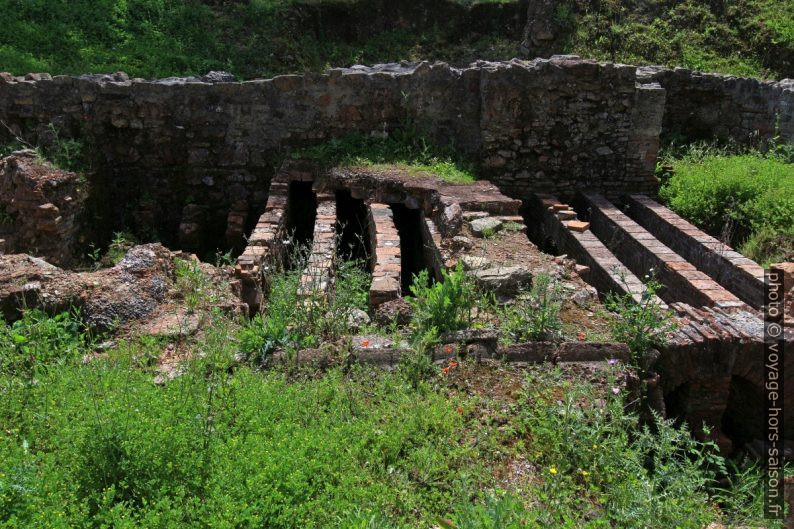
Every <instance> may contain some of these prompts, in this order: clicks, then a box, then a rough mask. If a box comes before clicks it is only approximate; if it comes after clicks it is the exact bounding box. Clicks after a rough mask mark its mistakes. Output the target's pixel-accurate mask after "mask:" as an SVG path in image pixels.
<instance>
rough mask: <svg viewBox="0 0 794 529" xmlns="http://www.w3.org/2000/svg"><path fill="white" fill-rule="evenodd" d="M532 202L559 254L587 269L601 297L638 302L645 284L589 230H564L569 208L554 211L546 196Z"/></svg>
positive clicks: (552, 199)
mask: <svg viewBox="0 0 794 529" xmlns="http://www.w3.org/2000/svg"><path fill="white" fill-rule="evenodd" d="M535 202H536V203H537V206H536V207H538V208H539V209H541V210H542V211H543V218H544V233H545V235H546V236H547V237H550V238H551V240H552V241H553V242H554V244H555V246H556V247H557V249H558V250H559V251H560V252H561V253H563V254H566V255H568V256H569V257H571V258H572V259H574V260H575V261H576V262H577V263H579V264H581V265H584V266H587V267H588V268H589V271H588V272H587V274H586V277H585V279H586V280H587V282H588V283H590V284H591V285H593V286H594V287H595V288H596V289H597V290H598V291H599V292H601V293H602V294H603V293H605V292H615V293H618V294H631V297H632V298H634V300H635V301H637V302H639V301H640V300H641V299H642V296H643V293H644V292H645V290H646V288H645V285H644V284H643V283H642V281H640V279H639V278H638V277H637V276H636V275H634V274H633V273H632V272H631V270H629V269H628V268H626V266H625V265H624V264H623V263H621V262H620V260H619V259H618V258H617V257H615V255H614V254H613V253H612V252H611V251H610V250H609V248H607V247H606V246H604V243H602V242H601V241H600V240H599V239H598V237H596V236H595V234H593V232H592V231H590V230H589V229H586V230H584V231H576V230H572V229H570V228H569V227H568V225H567V224H568V222H569V221H570V220H572V219H575V218H576V213H575V212H574V211H573V210H572V209H570V208H569V209H567V210H559V209H555V208H554V205H555V204H560V202H559V201H558V200H557V199H556V198H555V197H552V196H550V195H539V196H538V197H537V199H536V200H535ZM658 303H659V305H660V306H661V307H666V305H665V303H664V302H663V301H662V300H658Z"/></svg>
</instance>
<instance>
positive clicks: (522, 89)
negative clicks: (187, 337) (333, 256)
mask: <svg viewBox="0 0 794 529" xmlns="http://www.w3.org/2000/svg"><path fill="white" fill-rule="evenodd" d="M650 83H651V84H649V85H648V86H645V85H637V76H636V72H635V69H634V68H633V67H630V66H624V65H613V64H603V63H597V62H594V61H586V60H579V59H575V58H571V57H558V58H552V59H549V60H534V61H530V62H525V61H518V60H514V61H511V62H505V63H489V62H477V63H474V64H472V65H470V66H468V67H465V68H452V67H450V66H448V65H446V64H443V63H435V64H430V63H426V62H424V63H420V64H389V65H378V66H374V67H363V66H356V67H353V68H347V69H332V70H330V71H329V72H328V73H326V74H322V75H321V74H306V75H283V76H279V77H275V78H273V79H263V80H255V81H247V82H242V83H232V82H214V83H213V82H205V81H203V80H201V79H198V78H191V79H174V78H169V79H161V80H158V81H144V80H142V79H132V80H131V79H128V78H127V76H125V75H123V74H116V75H113V76H111V75H88V76H81V77H68V76H56V77H52V78H50V77H49V76H46V75H29V76H27V77H25V78H22V77H19V78H17V77H12V76H9V75H3V76H0V117H1V118H2V120H3V122H4V123H6V125H8V126H9V127H10V128H11V129H12V130H13V131H14V132H15V133H16V134H19V135H21V136H22V137H24V138H26V139H28V140H29V141H31V142H34V143H35V142H37V141H38V140H39V138H44V137H45V136H46V134H47V131H48V130H49V125H50V123H52V124H54V125H55V126H56V127H57V128H58V130H59V131H60V133H61V134H62V135H63V137H69V136H71V137H77V138H81V139H83V140H84V141H85V142H86V143H87V144H90V145H91V146H92V147H94V148H93V149H92V151H93V152H96V153H97V154H96V156H97V159H95V160H93V165H94V167H95V168H96V171H94V173H95V175H94V176H93V177H92V178H94V179H95V180H96V183H97V184H98V185H97V186H96V187H97V189H99V188H102V190H103V191H104V192H105V193H107V194H106V195H102V199H101V203H100V205H104V206H105V207H106V208H108V209H107V210H106V215H107V217H108V219H111V218H112V219H113V220H112V221H110V220H109V221H108V222H107V225H108V226H107V229H108V230H112V229H119V228H121V227H122V226H114V225H112V224H113V222H116V223H123V224H124V226H123V227H124V228H128V229H129V228H131V229H133V230H135V229H136V228H140V227H143V226H144V225H147V224H149V223H150V222H151V221H152V220H153V219H154V220H156V221H157V222H156V223H155V224H156V225H157V227H158V228H159V229H160V232H161V233H160V234H159V235H160V236H161V238H162V239H163V240H165V241H166V242H169V241H170V242H171V243H175V242H177V241H178V240H179V239H180V237H178V236H177V234H178V233H179V227H180V225H181V224H183V222H184V226H183V236H184V242H185V243H186V244H188V245H191V244H194V243H195V241H196V240H203V241H204V244H205V245H207V244H210V243H211V239H213V238H215V239H217V240H218V242H219V245H222V244H223V241H224V240H232V241H236V243H237V244H241V241H240V240H239V239H240V237H239V235H240V228H239V226H240V224H241V223H242V224H245V226H246V228H247V229H251V227H252V223H253V219H257V218H258V217H259V216H260V215H261V213H262V211H261V207H262V205H263V204H264V203H265V202H266V200H267V189H268V183H269V180H270V179H271V177H272V175H273V173H274V169H273V168H274V167H275V166H276V165H277V164H276V161H277V160H279V159H281V157H282V156H283V155H282V153H283V151H284V150H285V149H290V148H294V147H299V146H306V145H309V144H315V143H318V142H322V141H325V140H327V139H329V138H331V137H334V136H339V135H342V134H345V133H348V132H353V131H360V132H363V133H376V134H382V133H384V132H388V131H390V130H393V129H394V128H395V127H400V126H403V125H404V124H405V123H406V122H408V121H410V122H412V123H414V124H416V126H418V127H420V128H422V129H425V130H426V131H427V132H428V133H429V134H430V135H431V136H432V137H433V138H435V139H436V140H437V141H438V142H440V143H451V144H453V145H454V147H455V148H456V149H457V150H458V151H460V152H461V153H462V154H463V155H465V156H468V157H470V158H472V159H474V160H479V161H480V163H481V165H482V167H483V168H484V173H485V175H486V176H487V177H488V178H489V179H492V181H493V182H495V183H496V184H497V185H498V186H499V187H500V189H502V190H504V191H505V192H507V193H508V194H510V195H511V196H513V197H516V198H527V197H528V193H529V191H530V190H544V191H547V192H555V193H558V194H559V195H561V196H563V198H564V196H566V195H570V194H572V193H573V192H574V190H577V189H582V188H587V189H592V190H595V191H599V192H603V193H607V194H609V195H610V196H612V195H615V194H617V193H620V192H638V191H639V192H650V191H653V190H654V189H655V186H656V180H655V178H654V177H653V171H652V169H653V168H652V164H649V162H648V160H651V159H653V158H654V157H655V152H656V151H655V140H656V135H655V133H654V131H655V130H657V129H658V127H659V124H660V123H661V118H662V110H663V106H662V103H663V91H662V90H661V89H660V88H659V87H658V86H657V87H654V86H653V85H652V82H650ZM0 134H2V133H0ZM2 139H3V138H2V136H0V140H2ZM92 183H93V182H92ZM111 183H112V185H110V184H111ZM113 204H116V205H126V206H125V207H122V208H115V209H113V210H112V211H110V205H113ZM189 205H191V206H195V207H191V208H188V209H185V207H186V206H189ZM249 221H250V222H251V223H249ZM199 234H200V236H199ZM209 249H212V248H209Z"/></svg>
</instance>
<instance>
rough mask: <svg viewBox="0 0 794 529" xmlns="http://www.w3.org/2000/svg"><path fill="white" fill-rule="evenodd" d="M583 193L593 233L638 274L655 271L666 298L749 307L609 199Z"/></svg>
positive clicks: (663, 295)
mask: <svg viewBox="0 0 794 529" xmlns="http://www.w3.org/2000/svg"><path fill="white" fill-rule="evenodd" d="M583 196H584V198H585V200H586V202H587V204H588V206H589V211H590V229H591V230H592V231H593V233H595V235H596V236H597V237H598V238H599V239H601V242H603V243H604V244H605V245H606V247H607V248H609V249H610V250H611V251H612V252H613V253H614V254H615V255H616V256H617V257H618V258H619V259H620V260H621V261H622V262H623V263H624V264H625V265H626V266H627V267H628V268H629V269H630V270H631V271H632V272H634V273H635V274H637V275H638V276H644V275H646V274H649V273H650V272H651V270H653V273H654V274H655V276H656V278H657V279H658V280H659V281H660V282H661V283H662V285H663V286H664V288H663V289H662V292H660V293H659V294H660V296H661V297H662V299H664V300H665V301H667V302H668V303H673V302H676V301H681V302H684V303H688V304H690V305H692V306H695V307H703V306H716V307H721V308H736V307H746V305H745V304H744V303H743V302H742V301H741V300H739V298H737V297H736V296H735V295H733V294H732V293H730V292H728V291H727V290H726V289H725V288H723V287H722V286H720V285H719V284H718V283H717V282H716V281H714V280H713V279H711V278H710V277H708V276H707V275H706V274H704V273H703V272H701V271H700V270H698V269H696V268H695V266H694V265H693V264H691V263H690V262H688V261H687V260H686V259H684V258H683V257H681V256H680V255H679V254H677V253H675V252H674V251H673V250H671V249H670V248H668V247H667V246H665V245H664V244H663V243H662V242H661V241H659V240H658V239H657V238H656V237H654V236H653V235H651V234H650V233H649V232H648V231H647V230H646V229H645V228H643V227H642V226H640V225H639V224H637V223H636V222H634V221H633V220H631V219H630V218H629V217H628V216H627V215H625V214H624V213H623V212H622V211H620V210H619V209H618V208H617V207H616V206H615V205H614V204H612V203H611V202H609V201H608V200H607V199H606V198H604V197H603V196H601V195H596V194H584V195H583Z"/></svg>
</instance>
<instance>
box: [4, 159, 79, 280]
mask: <svg viewBox="0 0 794 529" xmlns="http://www.w3.org/2000/svg"><path fill="white" fill-rule="evenodd" d="M83 187H84V184H83V183H82V182H81V180H80V177H79V176H78V175H77V174H75V173H72V172H68V171H61V170H59V169H55V168H54V167H52V166H50V165H49V164H47V163H46V162H43V161H42V160H41V159H40V158H39V157H38V156H37V154H36V152H34V151H31V150H26V151H19V152H16V153H14V154H12V155H11V156H8V157H6V158H3V159H0V253H22V252H30V253H35V254H36V255H38V256H41V257H43V258H44V259H46V260H47V261H49V262H50V263H53V264H57V265H69V264H70V263H71V261H72V260H73V256H74V251H75V246H76V244H77V242H78V240H77V239H78V230H79V221H80V219H79V217H80V215H81V214H82V206H83V200H84V198H85V197H84V195H85V190H84V189H83Z"/></svg>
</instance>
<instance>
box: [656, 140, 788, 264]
mask: <svg viewBox="0 0 794 529" xmlns="http://www.w3.org/2000/svg"><path fill="white" fill-rule="evenodd" d="M666 163H669V164H670V165H672V167H673V169H674V173H673V176H672V177H671V178H670V179H669V181H667V182H666V183H665V184H664V185H663V186H662V188H661V190H660V196H661V197H662V198H663V199H664V200H665V201H666V202H667V204H668V205H669V206H670V207H671V208H672V209H673V210H674V211H676V212H677V213H678V214H680V215H681V216H683V217H686V218H687V219H688V220H690V221H691V222H692V223H694V224H695V225H697V226H698V227H700V228H702V229H703V230H705V231H707V232H708V233H710V234H711V235H713V236H715V237H717V238H718V239H720V240H722V241H723V242H726V243H728V244H730V245H731V246H734V247H736V248H738V249H739V250H740V251H741V252H742V253H743V254H745V255H747V256H748V257H750V258H751V259H753V260H755V261H758V262H759V263H761V264H769V263H771V262H779V261H784V260H791V259H794V163H792V161H791V159H790V154H786V153H779V152H775V151H774V150H773V151H772V152H770V153H767V154H763V153H760V152H755V151H750V152H747V153H743V154H731V153H729V152H727V151H725V150H720V149H719V148H715V147H709V146H703V145H695V146H692V147H690V148H688V149H687V150H686V151H685V152H684V153H683V154H682V155H680V156H678V157H676V156H675V155H672V156H671V155H668V156H667V157H666Z"/></svg>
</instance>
